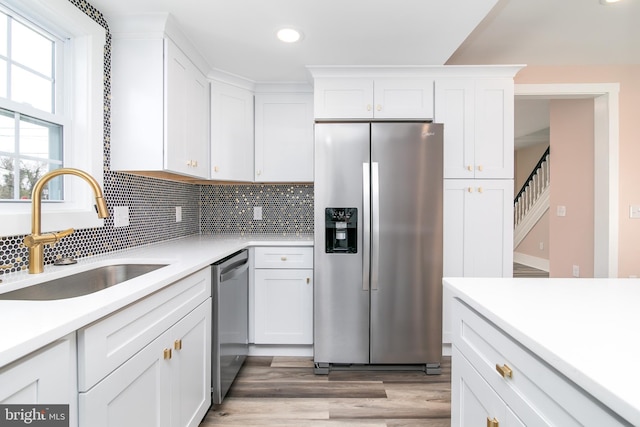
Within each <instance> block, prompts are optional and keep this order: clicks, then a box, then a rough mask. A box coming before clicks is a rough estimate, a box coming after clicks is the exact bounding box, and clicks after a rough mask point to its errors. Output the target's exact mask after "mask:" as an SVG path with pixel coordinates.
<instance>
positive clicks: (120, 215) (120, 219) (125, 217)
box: [113, 206, 129, 227]
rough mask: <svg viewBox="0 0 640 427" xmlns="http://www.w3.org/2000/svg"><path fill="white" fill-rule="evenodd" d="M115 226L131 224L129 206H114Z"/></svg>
mask: <svg viewBox="0 0 640 427" xmlns="http://www.w3.org/2000/svg"><path fill="white" fill-rule="evenodd" d="M113 226H114V227H128V226H129V206H114V208H113Z"/></svg>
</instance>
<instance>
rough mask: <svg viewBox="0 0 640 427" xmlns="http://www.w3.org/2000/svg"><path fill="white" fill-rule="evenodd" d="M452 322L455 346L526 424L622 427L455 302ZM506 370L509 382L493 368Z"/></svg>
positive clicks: (526, 353)
mask: <svg viewBox="0 0 640 427" xmlns="http://www.w3.org/2000/svg"><path fill="white" fill-rule="evenodd" d="M452 318H453V344H454V346H456V347H457V348H458V349H459V350H460V351H461V353H462V354H463V355H464V356H465V357H466V358H467V359H468V360H469V362H470V363H471V364H472V365H473V367H474V368H475V369H476V370H477V371H478V372H479V373H480V375H481V376H482V377H483V378H484V379H485V380H486V381H487V382H488V383H489V385H490V386H491V387H492V388H493V389H494V390H496V392H497V393H498V394H499V395H500V397H501V398H502V399H503V400H504V401H505V403H506V404H507V405H508V406H509V407H510V408H512V409H513V411H514V413H515V414H517V415H518V417H520V418H521V419H522V420H523V421H524V422H525V424H527V425H558V426H579V425H607V426H614V425H626V424H625V422H624V421H623V420H621V419H619V418H618V417H617V416H616V415H615V414H613V413H612V412H611V411H609V410H608V409H607V408H605V407H604V406H602V405H599V404H598V403H596V401H595V399H594V398H593V397H592V396H590V395H589V394H587V393H585V392H584V391H583V390H582V389H580V388H579V387H578V386H576V385H575V384H574V383H572V382H571V381H570V380H568V379H566V378H565V377H564V376H562V374H560V373H558V372H556V371H555V370H554V369H553V368H552V367H551V366H549V365H548V364H547V363H545V362H544V361H542V360H541V359H539V358H538V357H537V356H535V355H534V354H532V353H531V352H530V351H528V350H527V349H525V348H524V347H522V346H521V345H520V344H518V343H517V342H516V341H514V340H513V339H512V338H511V337H509V336H508V335H506V334H505V333H504V332H503V331H502V330H501V329H499V328H498V327H496V326H495V325H494V324H493V323H491V322H489V321H488V320H486V319H485V318H484V317H482V316H481V315H479V314H478V313H477V312H475V311H474V310H473V309H471V308H469V307H468V306H467V305H465V304H464V303H463V302H461V301H460V300H458V299H455V300H454V303H453V310H452ZM568 339H569V338H568ZM505 365H506V366H507V367H508V368H510V369H511V372H512V373H511V377H509V375H505V376H504V377H503V376H502V375H501V374H500V373H499V372H498V368H497V366H499V367H501V368H502V367H504V366H505ZM503 369H504V368H503Z"/></svg>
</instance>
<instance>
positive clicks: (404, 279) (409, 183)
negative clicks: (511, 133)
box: [370, 123, 443, 364]
mask: <svg viewBox="0 0 640 427" xmlns="http://www.w3.org/2000/svg"><path fill="white" fill-rule="evenodd" d="M442 150H443V147H442V125H441V124H429V123H402V124H399V123H372V124H371V156H372V158H371V160H372V164H373V165H376V164H377V175H378V176H377V178H376V177H375V176H372V184H371V185H372V188H373V189H374V191H376V188H377V192H378V197H379V203H377V205H378V209H379V210H378V212H372V216H373V217H374V218H376V217H377V219H376V221H377V223H378V229H379V231H378V235H377V236H376V235H373V236H372V239H371V240H372V242H373V245H374V247H372V253H374V254H376V253H377V256H376V257H375V258H377V260H378V263H377V264H374V263H373V262H372V272H371V276H372V277H377V289H375V290H374V289H372V290H371V361H370V363H372V364H386V363H390V364H425V363H438V364H439V363H440V359H441V354H442V320H441V319H442V305H441V301H442V197H443V196H442V193H443V182H442V178H443V174H442V169H443V166H442V165H443V159H442ZM373 209H376V206H375V204H374V206H373V207H372V210H373ZM374 234H375V233H374ZM376 245H377V247H375V246H376ZM372 288H373V283H372Z"/></svg>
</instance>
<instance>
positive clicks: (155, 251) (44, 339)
mask: <svg viewBox="0 0 640 427" xmlns="http://www.w3.org/2000/svg"><path fill="white" fill-rule="evenodd" d="M312 245H313V235H302V236H282V235H245V236H236V235H194V236H190V237H185V238H180V239H175V240H170V241H164V242H161V243H157V244H152V245H148V246H142V247H137V248H133V249H126V250H121V251H117V252H112V253H109V254H103V255H96V256H93V257H87V258H82V259H79V260H78V263H77V264H74V265H71V266H53V265H48V266H46V267H45V271H44V272H43V273H42V274H36V275H30V274H28V273H27V272H26V271H21V272H18V273H11V274H5V275H3V276H2V283H0V293H4V292H8V291H11V290H14V289H19V288H22V287H26V286H30V285H33V284H37V283H40V282H45V281H48V280H52V279H56V278H59V277H63V276H67V275H70V274H74V273H78V272H82V271H85V270H89V269H92V268H95V267H99V266H102V265H111V264H119V263H153V264H167V266H166V267H163V268H160V269H158V270H155V271H153V272H151V273H147V274H144V275H142V276H139V277H136V278H134V279H131V280H128V281H126V282H123V283H121V284H118V285H116V286H113V287H110V288H107V289H104V290H101V291H98V292H95V293H93V294H89V295H85V296H80V297H75V298H67V299H63V300H54V301H15V300H0V325H2V326H1V327H0V367H3V366H5V365H7V364H9V363H11V362H13V361H15V360H17V359H19V358H20V357H23V356H25V355H27V354H29V353H31V352H32V351H35V350H37V349H39V348H41V347H43V346H45V345H47V344H49V343H51V342H53V341H55V340H57V339H59V338H61V337H64V336H65V335H67V334H69V333H71V332H74V331H76V330H78V329H80V328H82V327H84V326H86V325H88V324H90V323H91V322H94V321H96V320H98V319H100V318H102V317H104V316H107V315H109V314H111V313H113V312H115V311H116V310H119V309H121V308H123V307H125V306H126V305H129V304H131V303H134V302H135V301H138V300H139V299H141V298H144V297H145V296H147V295H150V294H151V293H153V292H156V291H158V290H160V289H162V288H164V287H166V286H168V285H170V284H172V283H174V282H176V281H178V280H180V279H182V278H183V277H186V276H188V275H189V274H192V273H194V272H196V271H198V270H200V269H202V268H205V267H207V266H209V265H210V264H212V263H214V262H216V261H218V260H220V259H222V258H224V257H226V256H228V255H231V254H233V253H235V252H237V251H239V250H241V249H244V248H247V247H250V246H312Z"/></svg>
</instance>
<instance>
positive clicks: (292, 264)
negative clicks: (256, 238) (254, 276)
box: [254, 246, 313, 268]
mask: <svg viewBox="0 0 640 427" xmlns="http://www.w3.org/2000/svg"><path fill="white" fill-rule="evenodd" d="M254 254H255V264H254V268H313V248H310V247H295V246H293V247H284V246H283V247H256V248H255V252H254Z"/></svg>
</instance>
